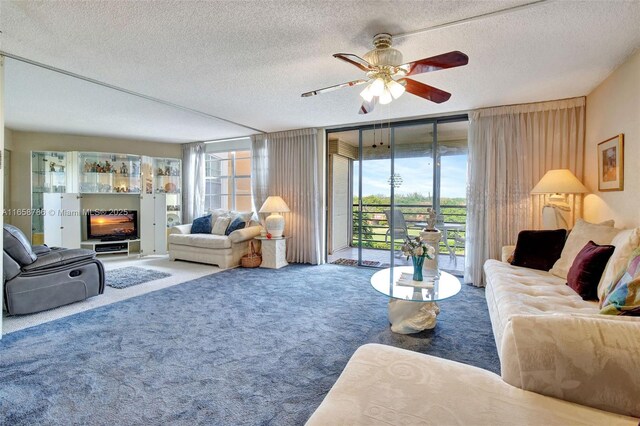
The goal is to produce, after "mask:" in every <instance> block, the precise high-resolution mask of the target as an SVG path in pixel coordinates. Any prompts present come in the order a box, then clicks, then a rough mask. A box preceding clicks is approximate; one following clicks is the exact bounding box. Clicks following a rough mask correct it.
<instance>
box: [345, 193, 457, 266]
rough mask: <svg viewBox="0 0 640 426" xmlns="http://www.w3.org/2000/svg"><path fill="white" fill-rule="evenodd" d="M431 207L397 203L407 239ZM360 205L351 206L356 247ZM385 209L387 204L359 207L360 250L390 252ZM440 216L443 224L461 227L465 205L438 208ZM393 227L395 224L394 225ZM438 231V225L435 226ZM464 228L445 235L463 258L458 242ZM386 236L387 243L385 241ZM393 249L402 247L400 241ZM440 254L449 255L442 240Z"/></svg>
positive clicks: (422, 226)
mask: <svg viewBox="0 0 640 426" xmlns="http://www.w3.org/2000/svg"><path fill="white" fill-rule="evenodd" d="M430 207H432V206H431V205H430V204H400V205H399V204H396V205H395V209H396V210H400V211H401V212H402V214H403V216H404V220H405V222H406V224H407V233H408V234H409V235H410V236H418V235H419V234H420V231H421V230H422V228H424V225H423V224H424V223H425V222H426V218H427V208H430ZM358 208H359V204H353V210H352V216H353V238H352V246H354V247H357V246H358V231H359V230H360V220H359V219H360V218H359V214H358ZM385 210H391V205H390V204H362V240H361V241H362V247H363V248H372V249H380V250H390V249H391V235H388V236H387V231H388V230H389V227H390V224H389V223H388V222H387V217H386V215H385V214H384V211H385ZM440 216H441V218H442V222H444V223H447V224H460V225H464V224H465V223H466V220H467V206H466V205H441V206H440ZM395 226H396V228H398V225H397V224H395ZM436 228H437V225H436ZM465 233H466V231H465V228H464V226H461V227H460V229H458V230H456V231H449V232H448V233H447V239H448V243H449V247H450V248H451V249H452V250H454V251H455V254H456V255H458V256H464V244H461V243H460V241H461V239H464V238H465V236H466V235H465ZM456 234H457V236H458V237H459V238H458V244H456V240H455V237H456ZM385 236H386V241H385ZM394 245H395V248H394V249H395V250H397V249H399V248H400V246H401V245H402V240H395V241H394ZM439 252H440V253H446V254H450V252H449V251H448V250H447V246H446V245H445V243H444V241H442V242H441V243H440V247H439Z"/></svg>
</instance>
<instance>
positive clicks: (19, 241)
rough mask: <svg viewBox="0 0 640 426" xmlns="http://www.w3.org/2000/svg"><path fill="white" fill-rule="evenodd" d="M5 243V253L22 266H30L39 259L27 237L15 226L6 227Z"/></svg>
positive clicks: (4, 232) (4, 231) (4, 233)
mask: <svg viewBox="0 0 640 426" xmlns="http://www.w3.org/2000/svg"><path fill="white" fill-rule="evenodd" d="M3 243H4V247H3V248H4V251H6V252H7V254H8V255H9V256H11V258H13V260H15V261H16V262H18V264H19V265H20V266H25V265H30V264H32V263H33V262H35V261H36V259H37V258H38V256H37V255H36V254H35V253H34V252H33V250H32V249H31V244H30V243H29V240H27V237H26V236H25V235H24V234H23V233H22V231H21V230H20V229H18V228H16V227H15V226H13V225H4V230H3Z"/></svg>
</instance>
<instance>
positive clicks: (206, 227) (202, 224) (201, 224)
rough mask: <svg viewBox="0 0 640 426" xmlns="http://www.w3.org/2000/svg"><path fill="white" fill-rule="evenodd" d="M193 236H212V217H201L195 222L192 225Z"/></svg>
mask: <svg viewBox="0 0 640 426" xmlns="http://www.w3.org/2000/svg"><path fill="white" fill-rule="evenodd" d="M191 233H192V234H210V233H211V215H210V214H208V215H206V216H202V217H199V218H197V219H194V220H193V223H192V224H191Z"/></svg>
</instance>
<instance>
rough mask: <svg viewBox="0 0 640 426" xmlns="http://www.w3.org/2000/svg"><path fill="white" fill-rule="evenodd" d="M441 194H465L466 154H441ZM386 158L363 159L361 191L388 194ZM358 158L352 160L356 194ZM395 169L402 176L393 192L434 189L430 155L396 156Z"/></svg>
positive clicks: (364, 193)
mask: <svg viewBox="0 0 640 426" xmlns="http://www.w3.org/2000/svg"><path fill="white" fill-rule="evenodd" d="M441 161H442V164H441V170H440V197H441V198H443V197H444V198H465V197H466V194H467V156H466V155H449V156H443V157H441ZM390 172H391V164H390V161H389V159H383V160H367V161H364V167H363V169H362V195H363V196H367V195H389V183H388V180H389V175H390ZM357 173H358V171H357V162H354V174H355V176H354V185H353V194H354V196H357V194H358V176H357ZM395 173H397V174H399V175H400V177H402V185H401V186H400V187H399V188H396V190H395V192H396V194H413V193H415V192H419V193H422V194H424V195H425V196H428V195H430V194H431V192H433V164H432V159H431V157H413V158H396V159H395Z"/></svg>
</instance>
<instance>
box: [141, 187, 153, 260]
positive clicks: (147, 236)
mask: <svg viewBox="0 0 640 426" xmlns="http://www.w3.org/2000/svg"><path fill="white" fill-rule="evenodd" d="M154 209H155V200H154V196H153V194H142V195H141V196H140V216H139V217H138V220H139V221H140V254H142V255H145V254H154V251H155V247H156V246H155V237H154V236H155V232H156V226H155V220H154V212H153V211H154Z"/></svg>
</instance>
